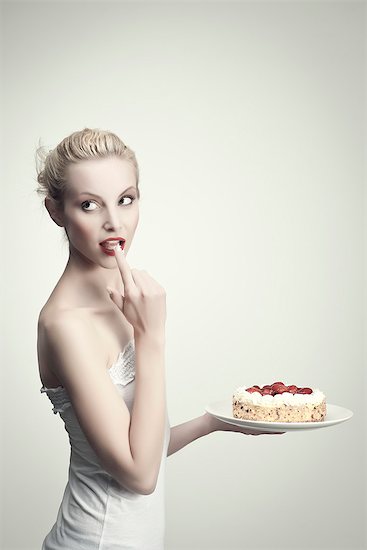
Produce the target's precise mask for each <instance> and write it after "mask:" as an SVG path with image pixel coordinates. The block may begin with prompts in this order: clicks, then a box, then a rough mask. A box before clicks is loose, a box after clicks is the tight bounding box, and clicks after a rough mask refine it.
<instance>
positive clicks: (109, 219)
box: [105, 209, 121, 230]
mask: <svg viewBox="0 0 367 550" xmlns="http://www.w3.org/2000/svg"><path fill="white" fill-rule="evenodd" d="M105 226H106V227H108V228H110V229H114V230H117V229H119V228H120V227H121V209H120V210H119V211H117V210H116V209H110V210H107V214H106V219H105Z"/></svg>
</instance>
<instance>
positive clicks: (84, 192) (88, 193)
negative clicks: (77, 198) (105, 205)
mask: <svg viewBox="0 0 367 550" xmlns="http://www.w3.org/2000/svg"><path fill="white" fill-rule="evenodd" d="M129 189H135V190H136V187H135V185H130V187H128V188H127V189H125V191H123V192H122V193H121V195H122V194H123V193H126V191H128V190H129ZM79 195H93V197H97V198H98V199H101V198H102V197H100V196H99V195H96V194H95V193H90V191H83V192H82V193H79Z"/></svg>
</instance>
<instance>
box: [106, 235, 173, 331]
mask: <svg viewBox="0 0 367 550" xmlns="http://www.w3.org/2000/svg"><path fill="white" fill-rule="evenodd" d="M115 258H116V262H117V265H118V268H119V270H120V273H121V277H122V281H123V284H124V294H125V295H124V296H123V295H122V294H121V293H120V292H118V291H117V290H115V289H111V292H110V291H109V294H110V297H111V299H112V301H113V302H114V304H115V305H116V306H117V307H118V308H119V310H120V311H122V313H123V314H124V315H125V317H126V319H127V321H128V322H129V323H130V324H131V325H132V326H133V328H134V333H135V335H140V334H149V335H157V336H159V337H162V335H163V336H164V333H165V323H166V317H167V313H166V291H165V289H164V288H163V287H162V286H161V285H160V284H159V283H157V281H155V280H154V279H153V278H152V277H151V276H150V275H149V274H148V273H147V272H146V271H144V270H139V269H130V266H129V264H128V263H127V260H126V257H125V253H124V252H123V251H122V249H121V247H120V245H119V244H118V245H117V246H116V247H115Z"/></svg>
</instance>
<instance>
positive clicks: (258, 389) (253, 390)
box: [246, 386, 261, 393]
mask: <svg viewBox="0 0 367 550" xmlns="http://www.w3.org/2000/svg"><path fill="white" fill-rule="evenodd" d="M246 391H248V392H249V393H254V392H255V391H257V392H259V393H261V391H260V388H255V386H252V387H251V388H246Z"/></svg>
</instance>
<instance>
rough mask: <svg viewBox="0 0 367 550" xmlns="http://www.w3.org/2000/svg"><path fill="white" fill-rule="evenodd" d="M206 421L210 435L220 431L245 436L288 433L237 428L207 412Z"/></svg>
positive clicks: (205, 414)
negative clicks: (239, 433) (238, 433)
mask: <svg viewBox="0 0 367 550" xmlns="http://www.w3.org/2000/svg"><path fill="white" fill-rule="evenodd" d="M204 421H205V423H206V425H207V429H208V433H212V432H218V431H221V432H222V431H223V432H241V433H243V434H245V435H281V434H285V433H286V432H261V431H260V430H251V428H247V427H245V426H244V427H242V426H236V425H235V424H229V423H228V422H224V421H223V420H219V418H215V416H212V415H211V414H209V413H207V412H205V413H204Z"/></svg>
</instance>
